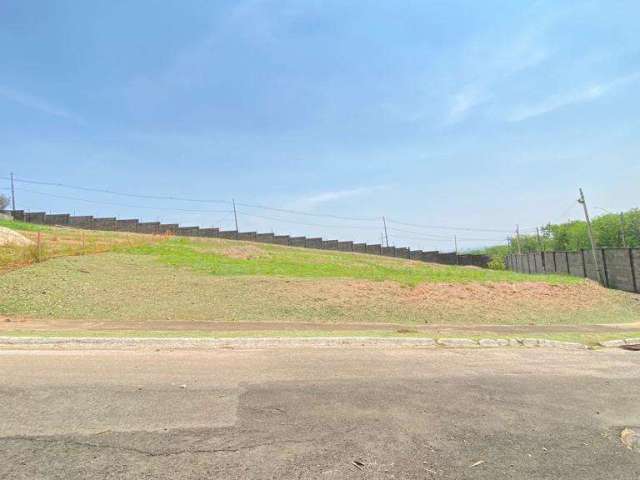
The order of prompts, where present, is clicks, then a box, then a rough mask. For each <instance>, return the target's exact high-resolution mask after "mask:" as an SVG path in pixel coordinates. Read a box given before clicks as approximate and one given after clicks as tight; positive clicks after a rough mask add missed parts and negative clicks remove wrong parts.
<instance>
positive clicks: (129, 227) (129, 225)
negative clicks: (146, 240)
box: [116, 218, 140, 232]
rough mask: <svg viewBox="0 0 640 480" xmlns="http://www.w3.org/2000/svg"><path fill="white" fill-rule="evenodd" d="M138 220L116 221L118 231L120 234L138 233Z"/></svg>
mask: <svg viewBox="0 0 640 480" xmlns="http://www.w3.org/2000/svg"><path fill="white" fill-rule="evenodd" d="M138 223H140V222H139V221H138V219H137V218H131V219H128V220H116V230H118V231H119V232H137V231H138Z"/></svg>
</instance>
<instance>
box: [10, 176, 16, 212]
mask: <svg viewBox="0 0 640 480" xmlns="http://www.w3.org/2000/svg"><path fill="white" fill-rule="evenodd" d="M11 210H12V211H14V212H15V210H16V189H15V187H14V186H13V172H11Z"/></svg>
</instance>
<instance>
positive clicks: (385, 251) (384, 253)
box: [382, 247, 396, 257]
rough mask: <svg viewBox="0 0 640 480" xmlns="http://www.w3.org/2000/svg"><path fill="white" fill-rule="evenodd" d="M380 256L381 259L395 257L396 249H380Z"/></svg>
mask: <svg viewBox="0 0 640 480" xmlns="http://www.w3.org/2000/svg"><path fill="white" fill-rule="evenodd" d="M382 256H383V257H395V256H396V247H382Z"/></svg>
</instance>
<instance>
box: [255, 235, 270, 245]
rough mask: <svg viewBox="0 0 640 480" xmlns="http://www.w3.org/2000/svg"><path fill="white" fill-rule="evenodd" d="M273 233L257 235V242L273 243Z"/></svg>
mask: <svg viewBox="0 0 640 480" xmlns="http://www.w3.org/2000/svg"><path fill="white" fill-rule="evenodd" d="M273 237H274V235H273V233H257V234H256V242H261V243H273Z"/></svg>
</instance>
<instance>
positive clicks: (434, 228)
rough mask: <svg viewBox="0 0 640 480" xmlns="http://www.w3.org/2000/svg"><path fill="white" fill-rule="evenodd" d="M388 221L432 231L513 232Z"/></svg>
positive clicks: (508, 231)
mask: <svg viewBox="0 0 640 480" xmlns="http://www.w3.org/2000/svg"><path fill="white" fill-rule="evenodd" d="M387 221H388V222H389V223H395V224H397V225H406V226H408V227H415V228H424V229H431V230H459V231H465V232H489V233H510V232H511V230H508V229H505V230H501V229H500V230H499V229H493V228H472V227H449V226H444V225H420V224H417V223H408V222H400V221H398V220H393V219H390V218H387ZM529 228H535V227H529Z"/></svg>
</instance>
